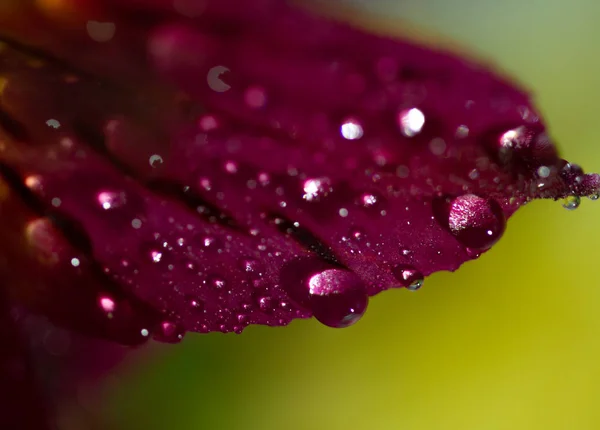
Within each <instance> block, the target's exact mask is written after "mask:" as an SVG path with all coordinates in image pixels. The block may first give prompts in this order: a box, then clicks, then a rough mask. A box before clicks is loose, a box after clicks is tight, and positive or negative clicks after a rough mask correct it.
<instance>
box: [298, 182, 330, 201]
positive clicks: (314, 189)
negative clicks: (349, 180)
mask: <svg viewBox="0 0 600 430" xmlns="http://www.w3.org/2000/svg"><path fill="white" fill-rule="evenodd" d="M303 190H304V195H303V196H302V198H303V199H304V200H306V201H309V202H313V201H319V199H320V198H321V197H325V196H327V194H329V192H331V191H332V189H331V183H330V182H329V178H316V179H307V180H306V181H304V184H303Z"/></svg>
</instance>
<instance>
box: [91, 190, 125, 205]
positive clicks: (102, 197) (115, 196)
mask: <svg viewBox="0 0 600 430" xmlns="http://www.w3.org/2000/svg"><path fill="white" fill-rule="evenodd" d="M96 199H97V201H98V203H99V204H100V207H102V209H104V210H110V209H116V208H119V207H121V206H123V205H124V204H125V203H126V202H127V197H126V194H125V193H124V192H120V193H117V192H113V191H101V192H100V193H98V196H97V197H96Z"/></svg>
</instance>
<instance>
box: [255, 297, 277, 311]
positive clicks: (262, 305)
mask: <svg viewBox="0 0 600 430" xmlns="http://www.w3.org/2000/svg"><path fill="white" fill-rule="evenodd" d="M256 302H257V304H258V308H259V309H260V310H261V312H263V313H266V314H271V313H273V311H274V310H275V306H274V305H273V299H271V298H270V297H268V296H259V297H258V299H257V300H256Z"/></svg>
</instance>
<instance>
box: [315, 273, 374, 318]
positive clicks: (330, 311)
mask: <svg viewBox="0 0 600 430" xmlns="http://www.w3.org/2000/svg"><path fill="white" fill-rule="evenodd" d="M308 291H309V297H310V307H311V310H312V312H313V314H314V316H315V318H316V319H317V320H319V321H320V322H321V323H323V324H325V325H327V326H329V327H335V328H343V327H348V326H350V325H352V324H354V323H356V322H357V321H358V320H360V318H361V317H362V316H363V314H364V313H365V311H366V309H367V303H368V296H367V293H366V291H365V286H364V284H363V283H362V281H361V280H360V278H359V277H358V276H357V275H355V274H354V273H352V272H350V271H347V270H343V269H327V270H324V271H322V272H319V273H316V274H314V275H312V276H311V277H310V278H309V279H308Z"/></svg>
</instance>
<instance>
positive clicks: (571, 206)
mask: <svg viewBox="0 0 600 430" xmlns="http://www.w3.org/2000/svg"><path fill="white" fill-rule="evenodd" d="M580 204H581V197H579V196H576V195H570V196H567V197H565V198H564V199H563V201H562V206H563V208H565V209H567V210H570V211H572V210H575V209H577V208H578V207H579V205H580Z"/></svg>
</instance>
